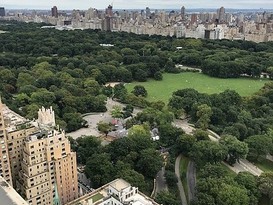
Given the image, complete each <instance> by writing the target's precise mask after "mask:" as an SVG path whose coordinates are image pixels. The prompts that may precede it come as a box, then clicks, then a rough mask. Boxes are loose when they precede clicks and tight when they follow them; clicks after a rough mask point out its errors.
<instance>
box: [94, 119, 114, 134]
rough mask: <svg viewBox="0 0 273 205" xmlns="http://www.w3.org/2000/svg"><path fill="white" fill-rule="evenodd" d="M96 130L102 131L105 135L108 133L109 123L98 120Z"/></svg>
mask: <svg viewBox="0 0 273 205" xmlns="http://www.w3.org/2000/svg"><path fill="white" fill-rule="evenodd" d="M97 126H98V130H99V131H100V132H102V133H104V134H105V135H107V134H108V132H109V131H110V129H111V126H110V125H109V123H105V122H102V121H100V122H99V123H98V124H97Z"/></svg>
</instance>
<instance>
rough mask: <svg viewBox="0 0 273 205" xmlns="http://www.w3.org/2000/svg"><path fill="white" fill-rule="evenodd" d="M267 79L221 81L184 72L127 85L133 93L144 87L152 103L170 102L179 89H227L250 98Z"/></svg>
mask: <svg viewBox="0 0 273 205" xmlns="http://www.w3.org/2000/svg"><path fill="white" fill-rule="evenodd" d="M268 81H269V80H267V79H246V78H239V79H221V78H212V77H209V76H207V75H204V74H201V73H192V72H184V73H179V74H169V73H164V74H163V80H162V81H155V80H149V81H147V82H143V83H140V82H133V83H128V84H126V88H127V89H128V91H129V92H131V91H132V90H133V88H134V86H136V85H143V86H144V87H145V88H146V90H147V91H148V97H147V99H148V100H150V101H156V100H162V101H164V102H168V100H169V98H170V97H171V95H172V93H173V92H174V91H176V90H178V89H184V88H194V89H196V90H197V91H199V92H201V93H208V94H212V93H220V92H223V91H225V90H227V89H231V90H235V91H237V92H238V93H239V94H240V95H241V96H250V95H252V94H253V93H255V92H257V91H258V90H259V89H260V88H261V87H262V86H263V85H264V84H265V83H266V82H268Z"/></svg>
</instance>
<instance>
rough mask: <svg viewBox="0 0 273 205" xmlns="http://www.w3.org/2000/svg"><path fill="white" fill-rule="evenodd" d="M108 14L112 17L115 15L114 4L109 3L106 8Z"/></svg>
mask: <svg viewBox="0 0 273 205" xmlns="http://www.w3.org/2000/svg"><path fill="white" fill-rule="evenodd" d="M105 13H106V16H108V17H112V16H113V6H112V5H109V6H108V7H107V8H106V10H105Z"/></svg>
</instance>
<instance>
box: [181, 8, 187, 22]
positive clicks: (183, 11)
mask: <svg viewBox="0 0 273 205" xmlns="http://www.w3.org/2000/svg"><path fill="white" fill-rule="evenodd" d="M181 17H182V20H185V19H186V9H185V7H184V6H182V7H181Z"/></svg>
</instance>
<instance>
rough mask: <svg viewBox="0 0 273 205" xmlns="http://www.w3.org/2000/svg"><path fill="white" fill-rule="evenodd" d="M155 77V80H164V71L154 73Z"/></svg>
mask: <svg viewBox="0 0 273 205" xmlns="http://www.w3.org/2000/svg"><path fill="white" fill-rule="evenodd" d="M154 79H155V80H158V81H160V80H162V79H163V76H162V73H161V72H160V71H157V72H156V73H155V74H154Z"/></svg>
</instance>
